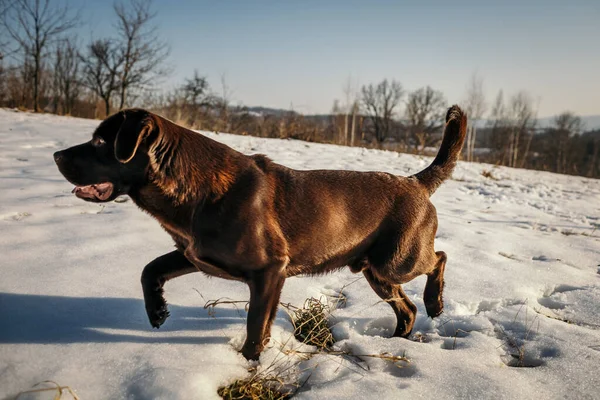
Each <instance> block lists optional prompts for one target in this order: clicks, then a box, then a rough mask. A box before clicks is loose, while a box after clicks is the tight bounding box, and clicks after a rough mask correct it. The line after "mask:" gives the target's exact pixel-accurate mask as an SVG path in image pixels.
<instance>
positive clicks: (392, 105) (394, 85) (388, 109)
mask: <svg viewBox="0 0 600 400" xmlns="http://www.w3.org/2000/svg"><path fill="white" fill-rule="evenodd" d="M402 96H404V91H403V90H402V85H401V84H400V82H396V81H394V80H392V81H391V82H390V81H388V80H387V79H384V80H383V81H382V82H380V83H379V84H377V86H374V85H373V84H370V85H369V86H363V87H362V103H363V105H364V108H365V111H366V113H367V115H368V117H369V120H370V122H371V128H372V130H373V134H374V136H375V140H377V143H378V144H379V145H381V144H382V143H383V142H384V140H385V139H386V138H387V137H389V136H390V135H391V133H392V128H393V124H394V121H393V117H394V116H395V115H396V112H397V109H398V106H399V105H400V100H401V99H402Z"/></svg>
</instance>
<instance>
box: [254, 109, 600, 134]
mask: <svg viewBox="0 0 600 400" xmlns="http://www.w3.org/2000/svg"><path fill="white" fill-rule="evenodd" d="M245 109H246V110H247V111H249V112H253V113H256V114H260V115H275V116H282V115H288V114H289V113H290V110H285V109H283V108H270V107H261V106H256V107H245ZM293 112H294V113H296V114H298V112H296V111H293ZM305 116H306V117H309V118H313V119H327V118H329V117H330V114H311V115H305ZM554 118H555V117H554V116H552V117H544V118H538V128H546V127H549V126H551V125H552V124H553V123H554ZM581 120H582V121H583V123H584V131H591V130H596V129H600V115H586V116H582V117H581ZM477 126H478V127H480V128H485V127H487V126H488V120H481V121H479V123H478V124H477Z"/></svg>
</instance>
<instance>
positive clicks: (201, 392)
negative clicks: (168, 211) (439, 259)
mask: <svg viewBox="0 0 600 400" xmlns="http://www.w3.org/2000/svg"><path fill="white" fill-rule="evenodd" d="M97 124H98V121H92V120H83V119H76V118H68V117H56V116H51V115H33V114H28V113H20V112H14V111H11V110H0V254H1V255H2V256H1V258H0V271H1V275H0V276H1V278H0V318H1V322H0V399H3V398H6V397H11V396H15V395H16V394H17V393H18V392H20V391H23V390H27V389H29V388H31V387H32V386H33V385H35V384H36V383H38V382H41V381H44V380H53V381H56V382H57V383H59V384H60V385H63V386H69V387H71V388H72V389H73V390H74V391H75V392H76V393H77V394H78V396H80V397H81V398H82V399H98V398H112V399H116V398H130V399H191V398H197V399H216V398H218V396H217V394H216V391H217V388H218V387H219V386H221V385H224V384H228V383H231V382H232V381H233V380H235V379H238V378H244V377H247V376H248V375H249V373H248V368H249V367H250V366H252V365H253V364H251V363H248V362H247V361H246V360H245V359H244V358H243V357H242V356H241V355H240V354H239V353H238V351H237V349H238V348H239V347H240V346H241V344H242V343H243V340H244V335H245V314H246V313H245V311H244V308H243V305H238V307H237V308H236V307H234V306H232V305H217V306H216V307H215V309H214V310H213V311H214V312H211V313H210V314H209V312H208V310H205V309H203V308H202V306H203V305H204V304H205V303H206V301H208V300H215V299H218V298H222V297H227V298H230V299H233V300H247V298H248V290H247V288H246V287H245V286H244V285H242V284H240V283H236V282H230V281H225V280H221V279H217V278H212V279H209V278H206V277H205V276H203V275H202V274H192V275H188V276H185V277H181V278H178V279H175V280H173V281H171V282H169V283H168V284H167V285H166V298H167V301H168V302H169V304H170V310H171V317H170V318H169V319H168V320H167V322H166V323H165V325H164V326H163V327H162V328H161V329H160V330H152V329H151V328H150V325H149V323H148V321H147V320H146V315H145V311H144V306H143V300H142V291H141V285H140V283H139V279H140V273H141V271H142V268H143V267H144V266H145V265H146V264H147V263H148V262H150V261H151V260H152V259H153V258H155V257H157V256H159V255H161V254H164V253H166V252H168V251H170V250H171V249H172V248H173V246H172V243H171V239H170V237H169V236H168V235H167V234H166V233H165V232H163V231H162V230H161V229H160V227H159V225H158V224H157V223H156V222H155V221H154V220H153V219H152V218H151V217H149V216H148V215H147V214H145V213H143V212H141V211H139V210H138V209H137V208H136V207H135V205H133V204H132V203H131V201H126V202H123V203H115V202H112V203H108V204H104V205H97V204H91V203H86V202H84V201H81V200H79V199H77V198H75V196H74V195H72V194H71V193H70V191H71V189H72V186H71V185H70V184H69V183H68V182H66V181H65V180H64V179H63V177H62V176H61V175H60V174H59V172H58V170H57V168H56V167H55V165H54V163H53V160H52V153H53V152H54V151H56V150H57V149H62V148H65V147H67V146H71V145H73V144H77V143H80V142H83V141H86V140H89V138H90V137H91V133H92V131H93V129H94V128H95V127H96V126H97ZM205 134H206V135H208V136H209V137H211V138H213V139H215V140H219V141H221V142H223V143H226V144H228V145H230V146H232V147H234V148H235V149H237V150H240V151H242V152H245V153H248V154H251V153H264V154H267V155H268V156H270V157H271V158H272V159H274V160H275V161H276V162H279V163H282V164H285V165H287V166H290V167H293V168H298V169H312V168H335V169H353V170H364V171H367V170H381V171H389V172H392V173H396V174H401V175H408V174H412V173H414V172H416V171H418V170H420V169H422V168H424V167H425V166H426V165H427V164H428V162H429V161H430V160H431V159H430V158H425V157H416V156H410V155H405V154H397V153H393V152H386V151H376V150H366V149H362V148H348V147H340V146H332V145H322V144H313V143H305V142H300V141H293V140H276V139H260V138H253V137H246V136H234V135H227V134H214V133H205ZM483 171H490V172H491V173H492V178H486V177H484V176H482V174H481V173H482V172H483ZM432 201H433V203H434V204H435V205H436V207H437V210H438V216H439V232H438V237H437V239H436V249H437V250H443V251H445V252H446V253H447V254H448V264H447V268H446V274H445V278H446V288H445V292H444V298H445V312H444V314H442V316H441V317H440V318H438V319H436V320H433V321H432V320H431V319H428V318H427V315H426V313H425V307H424V305H423V302H422V299H421V296H422V290H423V286H424V278H423V277H421V278H418V279H416V280H415V281H413V282H411V283H409V284H407V285H405V290H406V292H407V293H408V294H409V295H410V297H411V298H412V299H413V300H414V302H415V303H416V305H417V307H418V309H419V311H418V317H417V321H416V324H415V329H414V331H413V333H414V335H413V338H412V339H413V340H406V339H400V338H390V337H389V336H390V335H391V333H392V331H393V328H394V323H395V318H394V316H393V313H392V310H391V308H389V306H387V305H386V304H382V303H380V302H379V298H378V297H377V296H376V295H375V293H374V292H373V291H372V290H371V289H370V287H369V286H368V284H367V282H366V281H365V280H364V279H363V278H361V275H353V274H352V273H350V272H349V271H343V272H339V273H335V274H330V275H326V276H322V277H315V278H306V277H296V278H291V279H288V281H287V282H286V285H285V288H284V293H283V296H282V301H283V302H285V303H291V304H294V305H297V306H300V305H302V303H303V302H304V300H305V299H306V298H307V297H310V296H315V297H323V298H324V299H326V298H327V297H326V295H332V294H333V295H335V293H336V292H339V290H341V289H343V293H344V294H345V295H346V297H347V301H346V303H345V304H344V305H343V306H340V307H338V308H337V309H336V310H335V311H334V312H333V314H332V319H331V324H332V329H333V332H334V336H335V338H336V340H337V342H336V344H335V346H336V348H337V349H339V350H347V351H351V352H352V353H353V354H357V355H368V354H381V353H390V354H392V355H404V356H406V357H407V358H408V359H409V360H410V362H409V363H406V362H399V363H397V364H393V363H391V362H389V361H386V360H382V359H378V358H372V357H364V356H363V357H359V358H356V357H350V356H339V355H327V354H319V355H315V356H313V357H312V358H310V359H309V360H300V359H299V357H298V356H290V355H285V354H283V353H282V349H283V350H285V349H304V350H307V349H308V350H312V351H314V348H312V347H308V346H306V345H301V344H300V343H298V342H297V341H296V340H295V339H294V338H293V337H292V335H291V332H292V326H291V324H290V322H289V320H288V317H287V315H286V313H285V312H284V311H283V310H281V309H280V312H279V314H278V316H277V319H276V321H275V324H274V327H273V337H272V341H271V343H270V345H269V347H268V348H267V349H266V351H265V352H264V353H263V355H262V356H261V360H260V364H259V366H258V368H259V370H264V369H266V368H268V367H269V366H271V365H272V364H273V367H272V369H274V370H280V371H281V370H284V369H286V368H288V367H290V366H292V367H291V368H290V369H289V370H288V371H287V372H286V374H288V375H289V376H290V377H291V378H295V379H299V380H300V381H301V382H304V381H305V380H306V379H308V381H307V382H306V383H305V384H304V386H303V387H302V389H301V391H300V392H299V393H298V394H297V395H296V398H298V399H347V398H379V399H393V398H399V397H400V396H403V397H406V398H414V397H422V398H495V399H497V398H507V399H512V398H598V396H599V393H600V378H598V371H599V370H600V313H598V307H599V305H600V229H597V228H598V227H599V226H600V181H598V180H591V179H586V178H580V177H573V176H563V175H557V174H550V173H544V172H536V171H526V170H519V169H508V168H495V167H493V166H490V165H483V164H475V163H472V164H468V163H459V166H458V168H457V170H456V171H455V173H454V179H453V180H450V181H448V182H446V183H445V184H444V185H443V186H442V187H441V188H440V189H439V190H438V191H437V192H436V194H435V195H434V196H433V198H432ZM329 298H330V299H331V297H329ZM511 354H512V355H513V356H511ZM519 365H525V366H529V367H530V368H524V367H518V366H519ZM27 396H30V397H27ZM27 396H22V397H20V399H27V398H35V399H49V398H53V397H52V396H53V393H51V392H42V393H39V394H37V395H36V396H37V397H35V396H33V395H27ZM63 398H70V397H69V396H68V395H66V394H65V395H64V396H63Z"/></svg>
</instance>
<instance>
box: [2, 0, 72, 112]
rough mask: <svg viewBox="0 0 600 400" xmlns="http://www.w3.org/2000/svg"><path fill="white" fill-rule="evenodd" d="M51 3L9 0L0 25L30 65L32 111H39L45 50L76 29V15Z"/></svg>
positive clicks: (35, 0)
mask: <svg viewBox="0 0 600 400" xmlns="http://www.w3.org/2000/svg"><path fill="white" fill-rule="evenodd" d="M52 3H53V2H52V0H13V2H12V7H10V8H9V9H8V10H7V11H6V13H5V15H4V18H3V25H4V27H5V28H6V31H7V32H8V34H9V35H10V37H11V38H12V39H13V40H14V41H15V42H16V43H17V44H18V46H19V48H20V49H21V51H22V52H23V57H24V58H29V59H31V61H32V65H33V71H32V74H33V93H32V95H33V109H34V111H36V112H37V111H39V109H40V104H39V100H40V99H39V91H40V80H41V71H42V60H43V58H44V56H45V55H46V51H47V49H48V46H49V45H51V44H52V43H54V42H55V41H56V40H58V38H59V37H60V36H61V35H62V34H64V33H65V32H66V31H68V30H69V29H71V28H73V27H75V26H76V23H77V19H78V15H71V13H70V11H69V10H70V7H68V6H67V5H62V6H61V5H55V4H52Z"/></svg>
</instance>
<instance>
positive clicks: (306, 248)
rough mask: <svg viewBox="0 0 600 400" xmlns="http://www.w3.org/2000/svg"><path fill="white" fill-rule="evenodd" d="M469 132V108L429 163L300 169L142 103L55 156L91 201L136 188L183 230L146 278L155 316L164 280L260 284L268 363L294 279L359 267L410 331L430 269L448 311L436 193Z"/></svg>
mask: <svg viewBox="0 0 600 400" xmlns="http://www.w3.org/2000/svg"><path fill="white" fill-rule="evenodd" d="M466 127H467V118H466V115H465V114H464V113H463V112H462V111H461V109H460V108H459V107H458V106H453V107H451V108H450V109H449V110H448V112H447V114H446V126H445V132H444V137H443V140H442V144H441V147H440V150H439V153H438V154H437V156H436V157H435V159H434V160H433V162H432V163H431V165H429V166H428V167H427V168H426V169H424V170H423V171H421V172H419V173H417V174H415V175H413V176H410V177H401V176H396V175H393V174H389V173H384V172H355V171H335V170H315V171H296V170H293V169H290V168H287V167H284V166H282V165H279V164H276V163H274V162H272V161H271V160H270V159H269V158H267V157H265V156H264V155H253V156H247V155H244V154H241V153H239V152H237V151H235V150H233V149H231V148H230V147H228V146H226V145H224V144H222V143H219V142H217V141H215V140H212V139H209V138H207V137H205V136H203V135H201V134H199V133H197V132H193V131H191V130H188V129H185V128H183V127H181V126H178V125H176V124H174V123H173V122H171V121H169V120H167V119H165V118H162V117H160V116H158V115H155V114H152V113H150V112H148V111H145V110H141V109H131V110H125V111H121V112H119V113H117V114H114V115H112V116H110V117H108V118H107V119H106V120H104V121H103V122H102V123H101V124H100V125H99V126H98V128H97V129H96V131H95V132H94V134H93V136H92V139H91V140H90V141H88V142H85V143H83V144H80V145H78V146H74V147H71V148H68V149H66V150H62V151H58V152H56V153H55V154H54V159H55V161H56V164H57V165H58V168H59V170H60V172H61V173H62V174H63V175H64V177H65V178H66V179H67V180H68V181H69V182H71V183H72V184H74V185H75V189H74V190H73V192H74V193H75V195H76V196H77V197H79V198H81V199H83V200H86V201H92V202H107V201H111V200H114V199H115V198H116V197H117V196H120V195H129V196H130V197H131V199H132V200H133V201H134V202H135V204H137V205H138V206H139V207H140V208H141V209H142V210H144V211H147V212H148V213H150V214H151V215H152V216H153V217H154V218H156V219H157V220H158V222H159V223H160V224H161V225H162V227H163V228H164V229H165V230H166V231H167V232H168V233H169V234H170V235H171V236H172V237H173V240H174V241H175V247H176V250H174V251H172V252H170V253H167V254H165V255H163V256H161V257H158V258H157V259H155V260H154V261H152V262H151V263H150V264H148V265H147V266H146V267H145V268H144V271H143V273H142V287H143V292H144V301H145V304H146V311H147V313H148V318H149V319H150V323H151V324H152V326H153V327H155V328H158V327H160V326H161V325H162V324H163V323H164V322H165V319H166V318H167V317H168V315H169V313H168V311H167V304H166V301H165V299H164V297H163V286H164V284H165V282H167V281H168V280H170V279H173V278H176V277H178V276H182V275H185V274H189V273H191V272H197V271H201V272H204V273H206V274H208V275H211V276H217V277H221V278H225V279H233V280H238V281H241V282H244V283H246V284H247V285H248V286H249V287H250V305H249V309H248V321H247V337H246V341H245V343H244V345H243V347H242V350H241V351H242V354H243V355H244V357H246V358H247V359H257V358H258V357H259V355H260V353H261V351H262V350H263V348H264V346H265V344H266V343H267V342H268V340H269V337H270V330H271V324H272V322H273V319H274V317H275V314H276V311H277V306H278V303H279V296H280V294H281V289H282V287H283V284H284V282H285V279H286V278H287V277H290V276H294V275H299V274H308V275H315V274H323V273H326V272H331V271H333V270H337V269H340V268H342V267H344V266H349V268H350V269H351V270H352V272H355V273H358V272H362V273H363V274H364V276H365V277H366V279H367V281H368V282H369V284H370V285H371V287H372V288H373V290H374V291H375V292H376V293H377V294H378V295H379V296H380V297H381V298H382V299H383V300H385V301H386V302H387V303H388V304H389V305H390V306H391V307H392V308H393V310H394V313H395V314H396V318H397V320H398V323H397V326H396V330H395V331H394V336H401V337H407V336H408V335H409V334H410V332H411V330H412V327H413V324H414V321H415V314H416V311H417V308H416V307H415V305H414V304H413V303H412V302H411V301H410V299H409V298H408V296H407V295H406V294H405V293H404V291H403V290H402V286H401V285H402V284H403V283H406V282H409V281H410V280H412V279H414V278H416V277H417V276H419V275H422V274H426V275H427V283H426V285H425V292H424V302H425V306H426V309H427V314H428V315H429V316H430V317H431V318H434V317H436V316H438V315H439V314H441V313H442V309H443V302H442V290H443V287H444V279H443V276H444V267H445V265H446V254H445V253H444V252H442V251H438V252H436V251H435V250H434V243H433V242H434V238H435V234H436V230H437V216H436V210H435V207H434V206H433V205H432V204H431V202H430V201H429V197H430V196H431V194H432V193H433V192H435V190H436V189H437V188H438V186H440V184H441V183H442V182H443V181H444V180H446V179H448V178H449V177H450V175H451V173H452V170H453V168H454V166H455V164H456V161H457V159H458V157H459V154H460V151H461V148H462V145H463V142H464V138H465V132H466Z"/></svg>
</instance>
